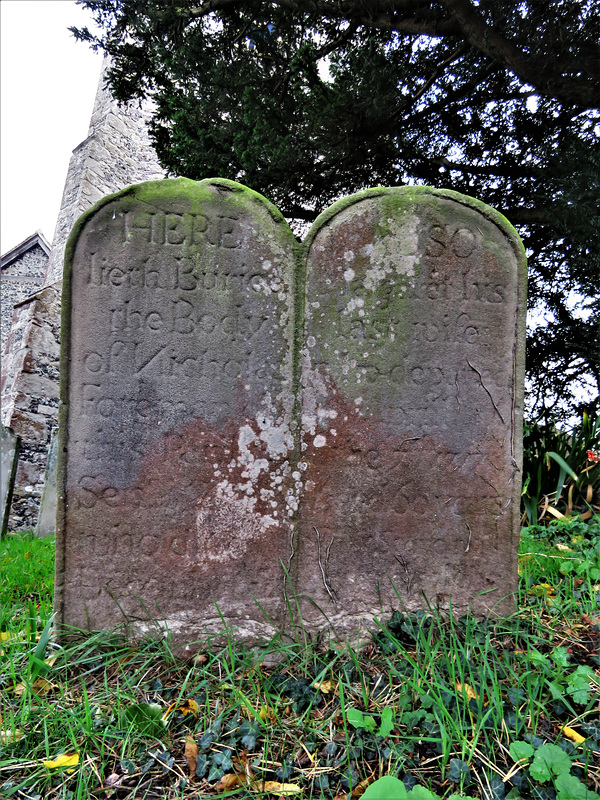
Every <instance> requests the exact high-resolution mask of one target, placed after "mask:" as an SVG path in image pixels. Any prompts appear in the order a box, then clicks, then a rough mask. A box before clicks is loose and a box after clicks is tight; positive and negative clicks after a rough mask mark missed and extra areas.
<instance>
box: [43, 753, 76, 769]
mask: <svg viewBox="0 0 600 800" xmlns="http://www.w3.org/2000/svg"><path fill="white" fill-rule="evenodd" d="M42 764H43V765H44V766H45V767H48V769H59V768H60V767H76V766H77V764H79V753H73V754H72V755H70V756H69V755H67V754H66V753H63V755H61V756H58V757H57V758H55V759H54V760H53V761H42ZM70 771H71V772H74V771H75V770H70Z"/></svg>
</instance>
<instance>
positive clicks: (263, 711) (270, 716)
mask: <svg viewBox="0 0 600 800" xmlns="http://www.w3.org/2000/svg"><path fill="white" fill-rule="evenodd" d="M258 716H259V717H260V718H261V719H262V721H263V722H276V721H277V714H276V713H275V712H274V711H273V709H272V708H270V707H269V706H261V707H260V711H259V712H258Z"/></svg>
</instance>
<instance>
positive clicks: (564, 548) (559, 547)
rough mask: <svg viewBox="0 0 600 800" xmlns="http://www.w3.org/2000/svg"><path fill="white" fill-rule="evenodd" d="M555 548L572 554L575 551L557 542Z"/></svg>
mask: <svg viewBox="0 0 600 800" xmlns="http://www.w3.org/2000/svg"><path fill="white" fill-rule="evenodd" d="M554 547H556V549H557V550H562V551H563V552H565V553H572V552H573V550H572V549H571V548H570V547H569V545H568V544H563V543H562V542H557V543H556V544H555V545H554Z"/></svg>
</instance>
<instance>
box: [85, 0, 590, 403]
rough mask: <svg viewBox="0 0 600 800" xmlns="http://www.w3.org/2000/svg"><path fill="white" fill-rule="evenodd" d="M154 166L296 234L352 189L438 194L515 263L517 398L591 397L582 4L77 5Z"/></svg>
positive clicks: (229, 1) (169, 1) (285, 1)
mask: <svg viewBox="0 0 600 800" xmlns="http://www.w3.org/2000/svg"><path fill="white" fill-rule="evenodd" d="M80 4H81V5H83V6H85V7H87V8H88V9H90V10H91V12H92V14H93V18H94V20H95V22H96V23H97V26H98V28H97V29H96V30H95V32H94V33H91V32H90V31H89V30H88V29H79V30H76V29H72V30H73V31H74V33H75V35H76V36H77V37H78V38H80V39H83V40H86V41H88V42H89V43H90V44H91V45H92V46H93V47H95V48H100V49H102V50H104V51H105V52H106V53H107V54H109V55H110V57H111V67H110V69H109V71H108V80H109V83H110V86H111V89H112V92H113V94H114V95H115V97H116V98H117V99H118V100H119V101H122V102H127V101H130V100H135V99H136V98H137V99H143V98H146V97H151V98H152V99H153V101H154V103H155V111H154V115H153V119H152V123H151V136H152V139H153V143H154V146H155V149H156V152H157V155H158V157H159V160H160V162H161V164H162V165H163V167H165V168H166V170H167V171H168V172H169V173H171V174H174V175H184V176H186V177H189V178H195V179H201V178H206V177H212V176H217V175H218V176H221V177H226V178H231V179H234V180H238V181H241V182H242V183H245V184H247V185H248V186H250V187H252V188H253V189H255V190H257V191H259V192H261V193H262V194H264V195H266V196H267V197H269V198H270V199H271V200H272V201H273V202H274V203H275V204H276V205H277V206H278V207H279V208H280V209H281V211H282V212H283V213H284V214H285V215H286V216H287V217H288V218H289V219H290V221H291V222H292V224H293V225H294V224H295V225H296V226H301V224H302V223H303V222H309V221H311V220H313V219H315V217H316V216H317V214H318V213H319V212H320V211H321V210H323V209H324V208H325V207H326V206H328V205H329V204H330V203H331V202H333V201H334V200H335V199H337V198H338V197H340V196H342V195H345V194H348V193H351V192H354V191H357V190H359V189H362V188H365V187H367V186H375V185H388V186H397V185H402V184H411V183H412V184H427V185H431V186H436V187H441V188H449V189H454V190H456V191H459V192H463V193H465V194H469V195H472V196H474V197H477V198H479V199H480V200H483V201H484V202H486V203H489V204H490V205H492V206H494V207H495V208H497V209H498V210H500V211H502V212H503V213H504V214H505V215H506V216H507V217H508V219H509V220H510V221H511V222H512V223H513V224H514V225H515V226H516V227H517V229H518V231H519V233H520V234H521V236H522V238H523V240H524V242H525V245H526V248H527V250H528V255H529V265H530V267H529V270H530V271H529V305H530V308H531V309H532V310H533V309H535V311H536V313H535V314H534V315H533V317H532V319H533V323H532V328H531V335H530V337H529V341H528V351H527V370H528V378H529V383H528V387H529V388H528V404H529V408H530V413H531V414H532V415H534V416H540V415H548V414H554V415H555V416H557V415H558V416H560V413H563V414H566V413H572V411H573V410H574V409H576V408H577V407H578V405H579V406H580V405H581V398H582V394H581V392H582V389H583V390H584V395H585V396H586V397H587V404H588V406H589V405H590V401H591V405H592V406H594V405H596V406H597V398H598V394H599V390H600V253H599V252H598V250H599V244H598V243H599V241H600V213H599V208H600V144H599V141H600V113H599V111H598V106H599V105H600V3H599V2H598V0H522V2H518V0H517V2H515V1H514V0H479V1H478V0H269V1H268V2H265V1H263V0H206V2H204V3H196V2H193V0H80Z"/></svg>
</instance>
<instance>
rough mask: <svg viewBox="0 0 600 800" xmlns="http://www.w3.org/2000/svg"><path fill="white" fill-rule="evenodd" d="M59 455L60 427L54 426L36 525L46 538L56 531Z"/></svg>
mask: <svg viewBox="0 0 600 800" xmlns="http://www.w3.org/2000/svg"><path fill="white" fill-rule="evenodd" d="M57 456H58V428H52V434H51V436H50V447H49V448H48V458H47V459H46V470H45V472H44V488H43V490H42V499H41V500H40V513H39V516H38V521H37V524H36V526H35V535H36V536H37V538H38V539H44V538H45V537H46V536H51V535H52V534H53V533H55V532H56V502H57V494H56V459H57Z"/></svg>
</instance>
